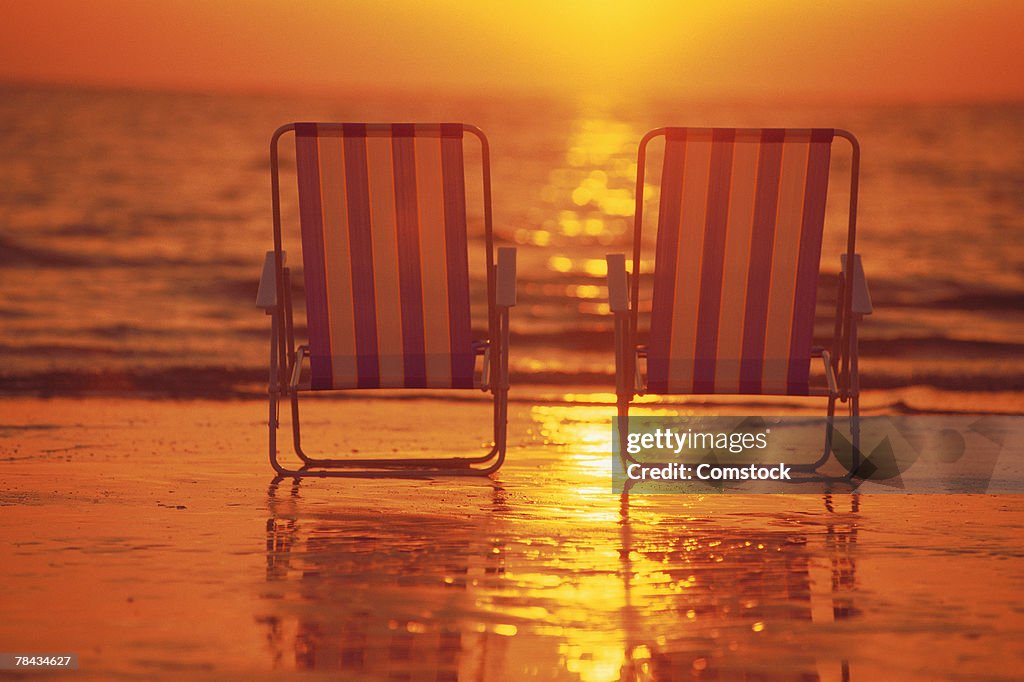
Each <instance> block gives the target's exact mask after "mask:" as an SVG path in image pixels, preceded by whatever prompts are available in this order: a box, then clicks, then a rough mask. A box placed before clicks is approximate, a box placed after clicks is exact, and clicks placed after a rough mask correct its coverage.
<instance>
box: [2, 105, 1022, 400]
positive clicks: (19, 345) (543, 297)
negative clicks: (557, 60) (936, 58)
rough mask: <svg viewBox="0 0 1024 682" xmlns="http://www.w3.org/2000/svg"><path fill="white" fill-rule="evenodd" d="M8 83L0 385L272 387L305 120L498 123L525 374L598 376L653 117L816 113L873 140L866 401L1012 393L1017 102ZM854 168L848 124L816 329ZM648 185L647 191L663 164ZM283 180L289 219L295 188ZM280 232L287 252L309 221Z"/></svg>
mask: <svg viewBox="0 0 1024 682" xmlns="http://www.w3.org/2000/svg"><path fill="white" fill-rule="evenodd" d="M2 95H3V96H2V97H0V129H2V130H3V132H4V134H3V135H2V136H0V152H2V154H3V157H4V160H5V161H4V163H3V164H0V299H2V303H0V320H2V324H0V358H3V359H4V362H3V366H2V368H0V391H3V392H4V393H7V394H10V393H23V392H30V393H36V394H39V393H42V394H93V393H106V394H140V393H141V394H148V395H158V396H160V395H164V396H166V395H172V396H195V397H201V396H208V397H212V396H219V397H227V396H240V395H253V394H255V393H258V392H259V391H260V390H261V388H260V386H259V384H260V382H261V381H262V380H263V370H262V369H261V368H262V366H263V363H264V361H265V360H264V357H263V356H264V345H265V344H264V342H263V339H264V338H265V334H266V331H267V322H266V319H265V318H264V317H263V316H261V315H260V314H258V311H256V310H255V309H254V308H253V307H252V303H253V300H254V296H255V290H256V280H257V277H258V273H259V268H260V263H261V262H262V256H263V252H264V251H265V250H266V249H268V248H270V247H271V228H270V224H271V223H270V195H269V174H268V142H269V138H270V134H271V133H272V132H273V130H274V129H275V128H277V126H278V125H280V124H282V123H285V122H288V121H295V120H331V121H351V120H359V121H363V120H371V121H373V120H400V121H406V120H458V121H465V122H469V123H474V124H477V125H479V126H480V127H481V128H483V129H484V130H485V131H486V132H487V134H488V135H489V137H490V140H491V146H492V152H493V166H494V177H493V187H494V202H495V203H494V215H495V226H496V234H497V237H498V239H499V241H500V242H501V243H506V244H515V245H517V246H518V247H519V249H520V254H519V258H520V267H519V272H520V278H519V279H520V285H519V291H520V301H519V306H518V308H517V309H516V311H515V315H514V316H513V321H512V331H513V353H512V370H513V375H514V381H515V383H516V384H517V385H524V384H531V385H535V386H544V385H547V386H559V385H565V384H575V385H588V386H591V387H602V390H607V389H608V387H610V385H611V374H612V355H611V321H610V319H609V316H608V314H607V303H606V298H605V297H606V292H605V287H604V281H603V275H604V261H603V258H604V254H606V253H609V252H622V251H624V250H626V249H627V248H628V245H629V241H630V231H631V220H632V218H631V216H632V212H633V193H634V187H633V182H634V177H635V172H636V167H635V166H636V147H637V143H638V142H639V140H640V138H641V136H642V135H643V133H644V132H645V131H646V130H648V129H650V128H653V127H657V126H661V125H696V126H703V125H719V126H824V127H843V128H847V129H849V130H851V131H853V132H854V133H855V134H856V135H857V136H858V137H859V138H860V141H861V144H862V147H863V174H862V187H861V205H860V223H859V231H858V239H859V250H860V251H861V252H862V253H863V254H864V261H865V267H866V270H867V273H868V276H869V279H870V280H871V284H872V293H873V295H874V299H875V306H876V310H877V312H876V314H875V315H874V316H873V317H872V318H871V319H870V321H869V324H867V325H865V326H864V327H863V330H862V341H861V350H862V355H863V358H864V360H863V363H862V372H863V383H864V385H865V387H866V388H867V389H868V390H875V391H876V392H875V394H874V395H875V404H876V406H877V407H878V409H881V410H885V409H888V410H943V409H955V410H974V411H1007V410H1009V411H1017V412H1019V411H1021V410H1022V409H1024V406H1022V398H1021V396H1022V394H1024V364H1022V360H1021V358H1022V357H1024V353H1022V350H1024V346H1022V344H1021V341H1020V339H1021V336H1022V330H1024V306H1022V301H1024V241H1022V239H1021V235H1022V233H1024V223H1022V218H1021V215H1022V214H1024V204H1022V201H1024V200H1022V196H1024V195H1022V193H1021V192H1020V187H1021V186H1024V142H1022V138H1021V136H1020V135H1019V134H1017V126H1018V123H1019V121H1020V119H1021V116H1022V115H1024V109H1022V106H1021V105H1020V104H977V105H958V106H951V105H950V106H899V107H896V106H889V107H887V106H875V107H865V106H851V107H832V108H826V107H815V106H800V107H798V106H785V107H783V106H774V105H754V104H728V103H720V104H707V103H694V102H653V101H652V102H647V103H641V104H637V103H634V104H633V105H631V106H629V107H617V106H614V105H601V104H597V103H593V102H570V101H555V100H540V99H535V100H522V99H519V100H516V99H508V100H503V99H493V98H492V99H488V98H483V97H468V96H459V97H442V96H439V95H436V94H435V95H430V96H419V97H413V96H408V95H406V96H398V95H383V94H359V95H358V96H343V95H339V96H336V97H298V96H295V97H288V96H262V97H256V96H252V97H243V96H219V95H218V96H205V95H188V94H170V93H147V92H131V91H89V90H70V89H42V88H21V87H14V86H8V87H5V88H4V89H3V92H2ZM289 153H291V152H290V151H289V149H288V148H287V145H286V149H285V157H286V158H285V163H286V165H287V164H288V163H290V162H289V161H288V159H287V157H288V154H289ZM466 153H467V159H469V162H468V164H469V165H468V168H469V171H470V173H471V174H472V173H475V172H478V170H479V168H478V165H474V162H473V160H474V159H475V158H476V154H477V153H478V150H477V149H476V148H474V147H473V146H472V144H471V143H469V142H467V152H466ZM654 153H655V156H656V154H657V150H654ZM654 168H655V173H656V169H657V159H656V158H655V163H654ZM848 170H849V152H848V151H847V150H846V149H845V148H843V147H842V146H841V145H837V147H836V152H835V158H834V162H833V173H834V175H835V179H836V181H835V182H834V183H833V186H832V189H831V190H830V191H831V195H830V201H829V208H828V223H827V225H826V233H827V234H826V242H825V246H824V250H823V256H822V270H823V273H824V274H823V276H822V285H821V287H820V291H821V296H822V305H821V307H820V311H821V312H822V315H821V319H819V323H818V327H817V333H818V334H819V336H824V335H826V334H827V333H828V330H829V329H830V327H829V323H830V320H829V319H828V314H827V313H828V311H829V310H830V306H829V302H828V301H827V299H828V298H829V295H830V294H832V293H833V292H834V286H835V281H834V275H832V274H830V273H834V272H835V271H836V270H837V269H838V253H839V252H840V251H841V250H842V243H843V239H844V230H845V225H844V224H843V222H842V220H843V210H844V206H845V192H846V188H847V184H846V183H847V179H846V178H847V173H848ZM473 187H476V185H475V184H473V183H471V188H470V202H471V210H470V215H471V218H477V219H478V218H479V210H478V209H476V210H474V209H473V208H472V205H473V200H474V196H473ZM645 194H646V195H647V198H648V203H649V206H651V207H656V206H657V196H656V187H655V185H654V184H653V182H652V183H649V186H648V187H647V189H646V190H645ZM285 203H286V218H287V216H288V209H289V208H293V207H294V188H292V187H290V186H286V187H285ZM649 233H650V230H648V234H649ZM292 234H293V235H294V233H292ZM287 246H288V245H287V244H286V247H287ZM290 251H291V253H290V256H291V257H290V260H291V262H292V263H293V264H294V265H295V266H296V267H298V263H299V250H298V244H297V242H295V241H293V242H292V243H291V248H290ZM476 272H477V275H479V272H480V268H476ZM297 279H298V281H300V282H301V277H299V278H297ZM477 282H478V283H480V277H479V276H477ZM298 293H299V299H300V303H301V290H300V291H299V292H298ZM479 304H480V297H479V296H478V299H477V308H479ZM300 307H301V305H300ZM300 319H301V311H300ZM1007 406H1009V407H1007Z"/></svg>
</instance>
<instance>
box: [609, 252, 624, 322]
mask: <svg viewBox="0 0 1024 682" xmlns="http://www.w3.org/2000/svg"><path fill="white" fill-rule="evenodd" d="M605 260H606V261H607V262H608V306H609V307H610V308H611V311H612V312H613V313H625V312H628V311H629V285H628V280H627V278H626V257H625V256H624V255H623V254H621V253H610V254H608V255H607V256H605Z"/></svg>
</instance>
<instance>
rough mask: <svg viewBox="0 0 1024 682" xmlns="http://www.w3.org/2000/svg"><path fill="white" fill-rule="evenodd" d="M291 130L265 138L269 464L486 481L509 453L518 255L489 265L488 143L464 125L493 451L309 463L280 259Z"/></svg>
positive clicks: (290, 472) (309, 470)
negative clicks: (479, 213) (482, 254)
mask: <svg viewBox="0 0 1024 682" xmlns="http://www.w3.org/2000/svg"><path fill="white" fill-rule="evenodd" d="M295 125H296V124H294V123H288V124H286V125H283V126H281V127H280V128H278V129H277V130H276V131H275V132H274V134H273V136H272V137H271V139H270V179H271V201H272V206H273V218H274V250H273V251H268V252H267V253H266V257H265V259H264V265H263V274H262V277H261V278H260V286H259V292H258V294H257V302H256V305H257V307H259V308H262V309H263V310H264V311H265V312H266V314H267V315H270V317H271V332H270V376H269V385H268V397H269V403H270V409H269V421H268V425H269V455H270V464H271V466H272V467H273V468H274V471H275V472H276V473H277V476H278V477H293V478H299V477H319V478H328V477H335V478H377V477H388V478H424V477H430V476H436V475H447V476H451V475H456V476H458V475H461V476H486V475H488V474H491V473H494V472H495V471H497V470H498V469H499V468H500V467H501V465H502V464H503V463H504V461H505V452H506V449H507V435H506V434H507V424H508V390H509V380H508V347H509V308H511V307H513V306H515V304H516V284H515V277H516V272H515V271H516V251H515V249H514V248H509V247H503V248H498V249H497V259H495V247H494V235H493V223H492V217H491V168H490V146H489V144H488V141H487V137H486V136H485V135H484V133H483V131H481V130H480V129H479V128H477V127H476V126H472V125H468V124H462V129H463V132H464V133H470V134H471V135H473V136H475V137H476V138H477V139H478V140H479V141H480V149H481V159H482V168H481V175H482V181H483V209H484V216H483V217H484V241H485V249H486V251H487V254H486V266H487V308H488V314H487V316H488V320H487V324H488V327H487V328H488V338H487V339H486V340H484V341H478V342H474V350H475V352H476V354H477V355H478V356H482V357H483V363H482V367H481V370H480V372H481V374H480V376H481V379H480V381H479V382H478V385H477V386H476V388H479V389H480V390H482V391H484V392H487V393H490V394H491V395H492V398H493V403H494V406H493V436H494V437H493V442H494V445H493V447H491V448H490V451H489V452H487V454H484V455H479V456H468V457H435V458H401V457H368V458H367V457H362V458H332V457H314V456H310V455H308V454H306V452H305V451H304V449H303V445H302V441H301V435H300V420H299V395H300V394H301V393H303V392H306V391H309V390H310V389H309V387H308V386H307V385H304V384H302V383H301V382H300V378H301V375H302V363H303V360H304V359H305V358H306V357H308V353H309V351H308V347H307V346H305V345H302V346H296V345H295V325H294V321H293V317H292V299H291V289H292V287H291V272H290V270H289V268H288V267H287V266H286V264H285V260H286V253H285V251H284V249H283V246H282V229H281V225H282V220H281V196H280V167H279V154H278V151H279V142H280V140H281V138H282V137H283V136H284V135H285V134H286V133H289V132H294V131H295ZM319 125H321V126H323V125H338V126H339V127H340V126H341V124H319ZM334 390H353V389H334ZM362 390H366V389H362ZM285 400H287V401H289V402H290V403H291V422H292V443H293V447H294V450H295V454H296V455H297V456H298V458H299V459H300V460H301V462H302V464H301V466H300V467H299V468H297V469H295V468H288V467H286V466H285V465H283V464H281V462H280V461H279V460H278V452H277V429H278V427H279V426H280V406H281V402H282V401H285Z"/></svg>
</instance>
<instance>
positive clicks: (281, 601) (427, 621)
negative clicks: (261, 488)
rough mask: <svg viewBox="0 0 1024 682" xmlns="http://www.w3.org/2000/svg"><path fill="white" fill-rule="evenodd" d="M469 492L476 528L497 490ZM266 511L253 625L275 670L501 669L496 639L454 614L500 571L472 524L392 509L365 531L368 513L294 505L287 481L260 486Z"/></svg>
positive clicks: (468, 608) (432, 673) (387, 675)
mask: <svg viewBox="0 0 1024 682" xmlns="http://www.w3.org/2000/svg"><path fill="white" fill-rule="evenodd" d="M473 492H475V493H477V495H475V496H474V495H473V494H472V493H471V499H472V500H473V506H474V508H477V507H480V508H482V509H478V513H477V514H476V515H475V518H476V523H478V524H483V525H484V526H486V524H487V522H488V520H489V518H490V515H491V514H492V513H493V511H494V510H495V509H500V508H501V507H502V505H503V493H502V491H501V489H500V488H498V487H490V488H489V490H488V489H485V490H483V491H481V490H480V489H479V488H474V489H473ZM269 503H270V511H271V515H270V517H269V518H268V519H267V524H266V530H267V536H266V582H267V588H266V590H265V591H264V597H265V598H266V600H267V601H266V602H265V606H266V607H267V609H268V612H267V613H264V614H262V615H261V616H259V618H258V621H259V622H260V623H261V624H262V625H263V626H264V627H265V628H266V638H267V646H268V647H269V649H270V652H271V657H272V661H273V667H274V669H275V670H291V669H294V670H300V671H318V672H328V673H333V674H339V675H342V676H343V677H344V678H345V679H350V678H353V677H354V678H357V679H382V678H383V679H391V680H419V679H430V680H435V679H436V680H453V681H454V680H457V679H467V678H468V679H493V678H494V675H493V670H500V669H501V665H502V660H503V648H502V647H503V646H504V645H505V644H506V643H507V642H508V637H504V636H501V635H497V634H495V633H494V632H493V631H488V630H486V629H478V628H475V627H473V626H472V625H471V624H470V623H469V621H468V619H467V617H466V614H467V613H471V612H472V604H473V601H474V599H475V597H474V592H475V591H477V590H478V589H481V588H478V587H477V585H478V583H483V582H487V581H496V580H499V579H500V578H501V576H502V574H503V572H504V570H505V569H504V555H503V553H502V552H501V551H500V546H499V544H498V543H496V541H494V540H492V539H490V538H488V537H487V536H486V533H480V532H478V531H479V530H481V529H480V528H474V527H473V526H474V523H473V522H469V523H467V519H466V518H464V517H462V516H461V515H460V517H459V518H457V519H452V518H448V517H444V516H439V515H417V514H403V513H400V512H396V513H394V514H390V515H389V516H388V523H387V524H381V525H373V524H372V523H370V522H369V519H370V518H372V516H373V514H372V510H363V512H355V511H352V510H349V509H346V510H344V511H339V512H338V513H336V514H332V513H329V512H325V510H324V509H323V508H322V505H313V506H312V507H311V508H306V507H305V505H304V504H303V503H304V500H303V499H302V497H301V495H300V487H299V483H298V480H297V479H296V480H295V481H294V483H293V484H292V485H291V486H287V487H286V486H284V485H283V484H281V483H279V482H275V483H272V484H271V486H270V495H269ZM361 514H365V515H361ZM474 530H475V531H477V532H474ZM478 671H479V674H477V672H478ZM488 671H492V673H488ZM467 673H469V674H467Z"/></svg>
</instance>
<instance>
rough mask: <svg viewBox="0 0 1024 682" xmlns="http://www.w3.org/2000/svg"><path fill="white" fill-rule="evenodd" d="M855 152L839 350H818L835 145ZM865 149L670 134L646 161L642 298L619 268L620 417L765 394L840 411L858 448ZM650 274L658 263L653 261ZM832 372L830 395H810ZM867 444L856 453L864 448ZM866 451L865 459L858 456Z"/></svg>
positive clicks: (614, 272) (771, 138)
mask: <svg viewBox="0 0 1024 682" xmlns="http://www.w3.org/2000/svg"><path fill="white" fill-rule="evenodd" d="M656 138H664V145H665V146H664V157H663V163H662V171H661V180H660V199H659V211H658V221H657V223H658V225H657V237H656V240H655V247H654V250H655V253H654V271H653V273H651V277H650V280H651V284H650V287H651V289H650V317H649V320H650V324H649V329H648V330H647V343H646V344H643V345H639V344H637V339H638V319H639V308H640V301H641V298H640V289H641V287H640V282H641V278H640V275H641V262H644V258H643V256H644V254H643V248H642V244H643V242H642V239H641V237H642V230H643V222H644V219H643V208H644V201H643V189H644V182H645V180H644V176H645V166H646V155H647V147H648V145H649V143H650V142H651V141H652V140H654V139H656ZM836 138H842V139H844V140H846V141H848V142H849V143H850V145H851V146H852V152H853V156H852V167H851V176H850V177H851V179H850V205H849V210H848V228H847V231H848V235H847V242H846V252H845V253H844V254H842V256H841V272H840V276H839V289H838V291H839V293H838V296H837V300H836V313H835V325H834V330H833V334H832V339H831V342H830V343H829V344H828V345H826V346H820V347H819V346H815V345H814V342H813V336H814V322H815V312H816V311H815V307H816V305H815V304H816V300H817V291H818V278H819V261H820V260H821V250H822V233H823V229H824V221H825V200H826V192H827V189H828V184H829V166H830V157H831V151H832V144H833V141H834V140H835V139H836ZM859 163H860V147H859V145H858V143H857V139H856V138H855V137H854V136H853V135H852V134H850V133H849V132H846V131H843V130H831V129H813V130H808V129H803V130H798V129H731V128H729V129H726V128H658V129H656V130H652V131H650V132H649V133H647V135H645V136H644V137H643V139H642V141H641V142H640V147H639V152H638V170H637V185H636V213H635V221H634V233H633V254H632V255H633V259H632V273H633V274H632V278H631V283H632V285H633V286H632V287H631V288H630V287H629V286H628V285H629V283H630V281H629V280H628V279H627V274H626V267H625V257H624V256H623V255H609V256H608V290H609V298H610V307H611V310H612V312H613V314H614V315H615V335H616V341H615V348H616V393H617V397H618V414H619V416H620V417H626V416H628V414H629V406H630V402H631V401H632V399H633V397H634V396H635V395H643V394H647V393H651V394H659V395H668V394H758V395H784V396H807V395H819V396H823V397H826V398H827V401H828V404H827V415H828V417H829V424H830V426H829V428H828V429H826V444H825V451H824V453H823V454H822V457H821V458H820V459H819V460H818V461H817V462H816V463H814V464H813V465H808V468H809V469H811V470H816V469H817V468H818V467H820V466H821V465H822V464H824V462H825V461H826V460H827V458H828V455H829V453H830V450H831V438H832V428H831V423H832V417H834V415H835V410H836V402H837V401H839V402H841V403H847V402H848V403H849V408H850V414H851V417H852V419H851V422H852V423H851V428H852V430H853V436H854V438H855V440H856V439H857V438H858V428H857V423H856V417H858V416H859V410H860V408H859V388H860V387H859V379H858V362H857V323H858V321H859V320H860V319H861V317H862V316H863V315H865V314H869V313H870V312H871V300H870V296H869V294H868V289H867V285H866V282H865V280H864V273H863V269H862V268H861V264H860V258H859V256H858V255H857V253H856V251H855V240H856V222H857V187H858V173H859ZM648 262H649V261H648ZM812 358H820V359H821V361H822V369H823V372H824V380H823V382H822V385H820V386H816V385H813V384H812V382H811V372H810V369H811V359H812ZM855 444H857V443H855ZM855 451H856V448H855Z"/></svg>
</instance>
